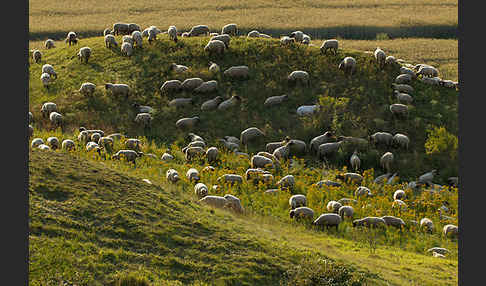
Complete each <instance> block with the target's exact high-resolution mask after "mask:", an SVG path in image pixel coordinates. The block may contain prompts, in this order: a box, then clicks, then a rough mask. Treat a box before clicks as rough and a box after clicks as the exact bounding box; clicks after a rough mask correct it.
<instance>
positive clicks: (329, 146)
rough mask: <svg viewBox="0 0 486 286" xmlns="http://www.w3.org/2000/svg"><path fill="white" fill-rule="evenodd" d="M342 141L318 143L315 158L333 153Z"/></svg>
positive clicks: (324, 157)
mask: <svg viewBox="0 0 486 286" xmlns="http://www.w3.org/2000/svg"><path fill="white" fill-rule="evenodd" d="M343 142H344V141H338V142H330V143H324V144H321V145H319V147H318V149H317V158H318V159H319V160H324V159H326V157H327V156H329V155H333V154H335V153H336V152H337V151H338V150H339V148H341V146H342V144H343Z"/></svg>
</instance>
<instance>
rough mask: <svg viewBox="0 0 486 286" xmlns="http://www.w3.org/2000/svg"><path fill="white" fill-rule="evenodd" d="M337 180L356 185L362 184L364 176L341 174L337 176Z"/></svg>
mask: <svg viewBox="0 0 486 286" xmlns="http://www.w3.org/2000/svg"><path fill="white" fill-rule="evenodd" d="M336 179H340V180H342V181H345V182H350V183H354V184H361V182H362V181H363V179H364V178H363V176H361V175H360V174H357V173H344V174H339V175H336Z"/></svg>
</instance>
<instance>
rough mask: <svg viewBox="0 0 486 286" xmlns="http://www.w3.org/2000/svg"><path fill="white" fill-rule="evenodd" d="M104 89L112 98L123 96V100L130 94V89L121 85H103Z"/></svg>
mask: <svg viewBox="0 0 486 286" xmlns="http://www.w3.org/2000/svg"><path fill="white" fill-rule="evenodd" d="M105 89H106V90H107V91H108V90H110V91H111V94H112V95H113V96H122V95H124V96H125V98H128V95H129V94H130V87H129V86H128V85H127V84H123V83H105Z"/></svg>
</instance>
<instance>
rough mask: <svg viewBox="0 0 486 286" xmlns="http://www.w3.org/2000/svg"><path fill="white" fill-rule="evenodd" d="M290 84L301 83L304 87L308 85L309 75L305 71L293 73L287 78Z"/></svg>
mask: <svg viewBox="0 0 486 286" xmlns="http://www.w3.org/2000/svg"><path fill="white" fill-rule="evenodd" d="M287 80H288V82H289V83H290V84H295V83H297V82H301V83H302V84H304V85H309V73H308V72H306V71H293V72H291V73H290V74H289V76H288V77H287Z"/></svg>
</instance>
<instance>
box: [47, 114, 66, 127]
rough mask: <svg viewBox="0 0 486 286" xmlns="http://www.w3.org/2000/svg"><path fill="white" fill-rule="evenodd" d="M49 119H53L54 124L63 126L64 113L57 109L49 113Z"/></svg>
mask: <svg viewBox="0 0 486 286" xmlns="http://www.w3.org/2000/svg"><path fill="white" fill-rule="evenodd" d="M49 120H50V121H51V123H52V124H54V126H56V127H58V126H61V127H62V124H63V118H62V115H61V114H60V113H57V112H55V111H53V112H51V114H49Z"/></svg>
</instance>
